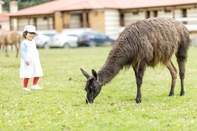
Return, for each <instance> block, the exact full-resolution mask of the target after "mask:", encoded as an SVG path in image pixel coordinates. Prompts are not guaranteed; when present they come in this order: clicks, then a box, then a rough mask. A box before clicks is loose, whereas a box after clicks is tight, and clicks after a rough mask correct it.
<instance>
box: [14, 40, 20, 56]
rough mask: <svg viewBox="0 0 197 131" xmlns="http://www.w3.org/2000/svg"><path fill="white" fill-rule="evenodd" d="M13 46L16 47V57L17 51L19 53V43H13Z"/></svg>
mask: <svg viewBox="0 0 197 131" xmlns="http://www.w3.org/2000/svg"><path fill="white" fill-rule="evenodd" d="M15 48H16V57H18V53H19V45H18V43H17V44H15Z"/></svg>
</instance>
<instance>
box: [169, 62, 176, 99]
mask: <svg viewBox="0 0 197 131" xmlns="http://www.w3.org/2000/svg"><path fill="white" fill-rule="evenodd" d="M167 68H168V70H169V71H170V74H171V76H172V83H171V89H170V93H169V96H173V95H174V87H175V84H176V78H177V70H176V68H175V66H174V65H173V63H172V61H170V62H169V63H168V65H167Z"/></svg>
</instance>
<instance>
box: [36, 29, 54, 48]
mask: <svg viewBox="0 0 197 131" xmlns="http://www.w3.org/2000/svg"><path fill="white" fill-rule="evenodd" d="M55 34H56V32H54V31H48V32H38V33H37V35H36V37H35V38H34V40H35V42H36V46H37V47H39V48H45V49H48V48H50V46H49V45H50V42H51V38H52V37H53V36H54V35H55Z"/></svg>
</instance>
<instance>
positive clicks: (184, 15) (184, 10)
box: [182, 9, 187, 24]
mask: <svg viewBox="0 0 197 131" xmlns="http://www.w3.org/2000/svg"><path fill="white" fill-rule="evenodd" d="M182 17H187V9H182ZM183 24H187V21H184V22H183Z"/></svg>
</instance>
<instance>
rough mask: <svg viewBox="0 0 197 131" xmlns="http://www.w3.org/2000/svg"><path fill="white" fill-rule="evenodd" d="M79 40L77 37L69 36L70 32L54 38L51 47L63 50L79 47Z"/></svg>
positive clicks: (59, 34)
mask: <svg viewBox="0 0 197 131" xmlns="http://www.w3.org/2000/svg"><path fill="white" fill-rule="evenodd" d="M77 40H78V37H77V36H76V35H74V34H69V33H68V32H62V33H58V34H56V35H54V36H53V37H52V39H51V42H50V44H49V46H50V47H62V48H70V47H77V46H78V44H77Z"/></svg>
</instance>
